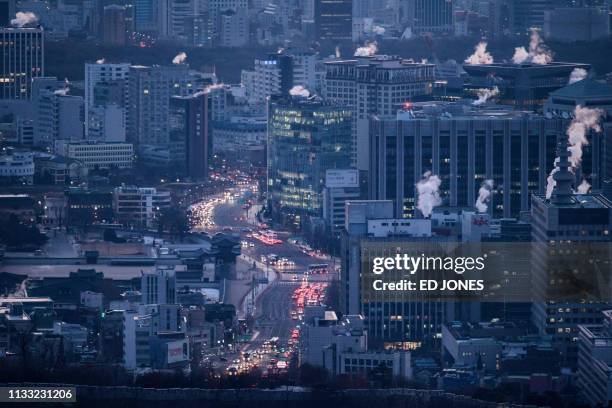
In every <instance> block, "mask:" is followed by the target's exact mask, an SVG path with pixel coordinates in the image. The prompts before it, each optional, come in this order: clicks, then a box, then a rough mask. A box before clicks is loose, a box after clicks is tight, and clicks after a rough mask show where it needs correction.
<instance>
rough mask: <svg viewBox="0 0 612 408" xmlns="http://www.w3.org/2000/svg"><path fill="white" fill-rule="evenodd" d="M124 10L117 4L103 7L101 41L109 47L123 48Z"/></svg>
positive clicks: (124, 38)
mask: <svg viewBox="0 0 612 408" xmlns="http://www.w3.org/2000/svg"><path fill="white" fill-rule="evenodd" d="M126 17H127V16H126V8H125V7H124V6H120V5H118V4H111V5H109V6H106V7H104V13H103V15H102V39H103V41H104V43H106V44H109V45H119V46H123V45H125V44H126V40H127V26H126Z"/></svg>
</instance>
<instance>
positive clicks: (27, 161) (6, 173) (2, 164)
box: [0, 148, 34, 185]
mask: <svg viewBox="0 0 612 408" xmlns="http://www.w3.org/2000/svg"><path fill="white" fill-rule="evenodd" d="M33 181H34V156H33V154H32V152H31V151H28V150H18V149H13V148H5V149H2V151H0V184H3V185H7V184H32V182H33Z"/></svg>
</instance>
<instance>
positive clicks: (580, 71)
mask: <svg viewBox="0 0 612 408" xmlns="http://www.w3.org/2000/svg"><path fill="white" fill-rule="evenodd" d="M588 75H589V73H588V72H587V70H586V69H584V68H574V70H573V71H572V73H571V74H570V77H569V85H571V84H575V83H576V82H580V81H582V80H583V79H586V78H587V76H588Z"/></svg>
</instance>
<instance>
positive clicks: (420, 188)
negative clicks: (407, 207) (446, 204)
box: [416, 171, 442, 218]
mask: <svg viewBox="0 0 612 408" xmlns="http://www.w3.org/2000/svg"><path fill="white" fill-rule="evenodd" d="M441 184H442V180H440V177H438V176H436V175H435V174H432V173H431V171H427V172H425V174H423V179H422V180H421V181H419V182H418V183H417V184H416V189H417V193H418V195H419V196H418V200H417V209H419V210H420V211H421V213H422V214H423V216H424V217H425V218H428V217H429V216H431V213H432V212H433V209H434V208H435V207H437V206H439V205H440V204H442V199H441V198H440V191H439V190H440V185H441Z"/></svg>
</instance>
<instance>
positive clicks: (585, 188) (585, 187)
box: [576, 180, 591, 194]
mask: <svg viewBox="0 0 612 408" xmlns="http://www.w3.org/2000/svg"><path fill="white" fill-rule="evenodd" d="M589 191H591V185H590V184H589V182H588V181H586V180H582V183H580V185H579V186H578V190H576V193H577V194H589Z"/></svg>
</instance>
